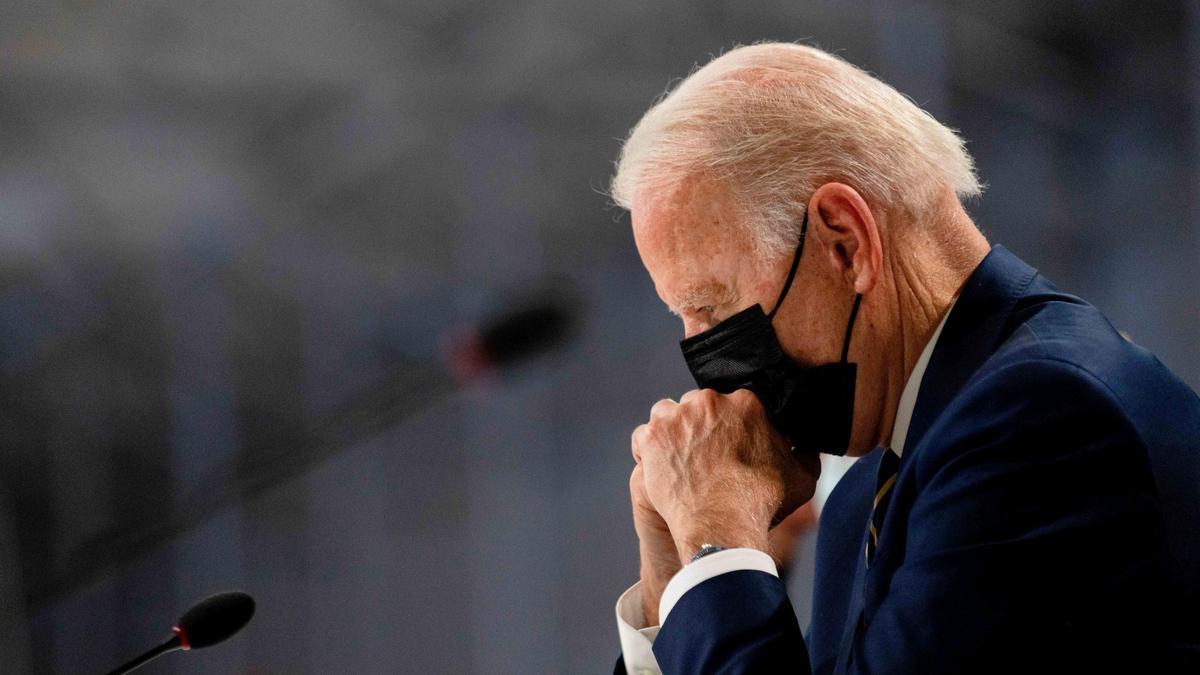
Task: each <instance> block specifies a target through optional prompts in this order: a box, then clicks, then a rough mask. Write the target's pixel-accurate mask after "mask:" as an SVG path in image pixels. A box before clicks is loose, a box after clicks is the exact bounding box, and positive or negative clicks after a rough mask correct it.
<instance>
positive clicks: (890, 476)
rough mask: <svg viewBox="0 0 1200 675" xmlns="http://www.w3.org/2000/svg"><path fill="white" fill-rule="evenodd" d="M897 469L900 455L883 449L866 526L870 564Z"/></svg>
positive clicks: (868, 563)
mask: <svg viewBox="0 0 1200 675" xmlns="http://www.w3.org/2000/svg"><path fill="white" fill-rule="evenodd" d="M899 471H900V456H899V455H897V454H896V453H894V452H892V450H891V449H890V448H887V449H884V451H883V457H881V458H880V460H879V476H878V477H877V478H876V479H875V503H874V504H872V505H871V524H870V525H869V526H868V528H867V529H868V531H867V551H866V556H867V565H870V564H871V559H872V558H874V557H875V549H876V548H878V547H879V533H880V532H881V531H882V530H883V517H884V515H885V514H886V513H887V506H888V502H889V501H891V497H892V486H893V485H895V484H896V474H897V473H898V472H899Z"/></svg>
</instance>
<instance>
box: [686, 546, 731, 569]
mask: <svg viewBox="0 0 1200 675" xmlns="http://www.w3.org/2000/svg"><path fill="white" fill-rule="evenodd" d="M727 550H729V549H728V548H726V547H724V546H717V545H716V544H701V545H700V550H698V551H696V555H694V556H692V559H691V560H689V561H688V564H689V565H690V564H692V563H694V562H696V561H697V560H699V559H701V558H703V557H704V556H706V555H712V554H713V553H717V552H718V551H727Z"/></svg>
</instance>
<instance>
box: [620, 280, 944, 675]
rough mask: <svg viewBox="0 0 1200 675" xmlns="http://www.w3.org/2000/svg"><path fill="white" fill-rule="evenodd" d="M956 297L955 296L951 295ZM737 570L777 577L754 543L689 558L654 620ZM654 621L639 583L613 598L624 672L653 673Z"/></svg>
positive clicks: (915, 384) (902, 406) (895, 444)
mask: <svg viewBox="0 0 1200 675" xmlns="http://www.w3.org/2000/svg"><path fill="white" fill-rule="evenodd" d="M956 299H957V298H956ZM953 309H954V303H953V302H951V304H950V308H949V309H947V310H946V314H945V316H943V317H942V320H941V322H940V323H938V326H937V328H936V329H935V330H934V331H933V336H932V337H930V338H929V342H928V343H926V345H925V348H924V349H922V350H921V355H920V356H919V357H918V358H917V363H916V365H915V366H913V371H912V373H910V374H909V376H908V381H906V382H905V383H904V390H903V391H901V392H900V403H899V404H898V405H897V407H896V421H895V422H894V423H893V424H892V438H891V450H892V452H895V453H896V455H897V456H901V457H902V456H903V455H904V441H905V437H906V436H908V425H909V423H910V422H911V421H912V414H913V407H914V406H916V404H917V393H918V392H920V389H921V380H922V379H923V378H924V377H925V369H926V368H927V367H928V366H929V358H930V356H932V355H933V349H934V347H935V346H936V345H937V341H938V338H939V337H940V336H941V334H942V328H943V327H945V325H946V319H948V318H949V317H950V311H951V310H953ZM742 570H757V571H760V572H766V573H767V574H771V575H774V576H776V577H777V576H779V571H778V570H777V569H776V568H775V561H774V560H773V559H772V558H771V556H769V555H767V554H766V553H764V552H762V551H759V550H758V549H753V548H731V549H726V550H724V551H718V552H716V553H711V554H709V555H706V556H704V557H703V558H701V559H699V560H697V561H696V562H694V563H689V564H687V565H684V566H683V568H682V569H681V570H679V571H678V572H677V573H676V574H675V576H673V577H671V581H669V582H667V587H666V588H665V589H663V594H662V598H661V599H660V600H659V602H658V620H659V623H660V625H661V624H662V623H663V622H665V621H666V620H667V615H668V614H670V613H671V610H672V609H673V608H674V607H675V603H677V602H679V599H680V598H682V597H683V594H684V593H687V592H688V591H690V590H692V589H693V588H695V587H696V586H699V585H700V584H702V583H704V582H705V581H708V580H709V579H711V578H713V577H715V576H718V575H721V574H725V573H726V572H737V571H742ZM658 629H659V626H647V625H646V620H645V614H644V613H643V612H642V582H640V581H639V582H638V583H636V584H634V585H633V586H632V587H630V588H629V590H627V591H625V592H624V593H622V594H621V597H620V598H618V599H617V632H618V633H619V634H620V637H621V653H622V654H623V655H624V658H625V672H627V673H628V674H629V675H658V674H659V673H660V672H661V671H660V670H659V668H658V661H657V660H656V659H655V658H654V652H653V651H652V647H653V645H654V638H655V637H657V636H658Z"/></svg>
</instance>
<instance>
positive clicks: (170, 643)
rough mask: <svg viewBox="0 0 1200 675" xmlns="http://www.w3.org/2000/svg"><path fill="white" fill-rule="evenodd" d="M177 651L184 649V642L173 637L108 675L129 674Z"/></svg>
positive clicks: (177, 637) (176, 636)
mask: <svg viewBox="0 0 1200 675" xmlns="http://www.w3.org/2000/svg"><path fill="white" fill-rule="evenodd" d="M176 649H183V640H180V639H179V636H178V635H172V636H171V639H170V640H167V641H166V642H164V643H162V644H161V645H159V646H157V647H155V648H154V649H151V650H150V651H148V652H146V653H145V654H142V655H141V656H139V657H137V658H136V659H134V660H132V661H130V662H129V663H126V664H125V665H123V666H121V667H119V668H117V669H116V670H114V671H111V672H109V673H108V675H124V674H125V673H128V672H129V671H131V670H133V669H135V668H139V667H141V666H142V665H144V664H145V663H147V662H149V661H153V660H154V659H157V658H158V657H160V656H162V655H163V654H166V653H167V652H173V651H175V650H176Z"/></svg>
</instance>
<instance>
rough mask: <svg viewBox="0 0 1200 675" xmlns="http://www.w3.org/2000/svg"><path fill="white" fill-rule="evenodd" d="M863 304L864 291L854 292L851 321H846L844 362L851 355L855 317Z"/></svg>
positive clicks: (843, 346)
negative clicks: (851, 336) (851, 337)
mask: <svg viewBox="0 0 1200 675" xmlns="http://www.w3.org/2000/svg"><path fill="white" fill-rule="evenodd" d="M860 304H862V293H855V294H854V306H853V307H851V308H850V321H848V322H847V323H846V337H845V339H844V340H842V363H845V362H846V357H847V356H849V355H850V334H851V332H852V331H853V330H854V319H855V318H857V317H858V306H859V305H860Z"/></svg>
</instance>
